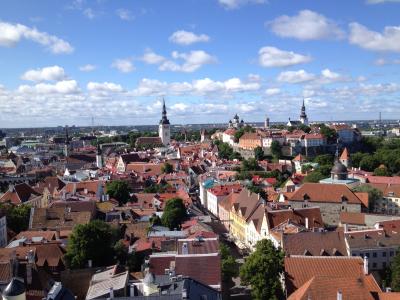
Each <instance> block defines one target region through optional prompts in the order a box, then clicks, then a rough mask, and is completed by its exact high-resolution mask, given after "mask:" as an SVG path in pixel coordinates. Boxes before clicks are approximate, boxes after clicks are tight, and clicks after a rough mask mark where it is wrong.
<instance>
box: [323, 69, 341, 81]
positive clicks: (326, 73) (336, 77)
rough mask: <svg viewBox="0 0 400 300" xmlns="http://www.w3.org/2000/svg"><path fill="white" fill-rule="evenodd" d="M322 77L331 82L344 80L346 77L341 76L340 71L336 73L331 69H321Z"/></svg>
mask: <svg viewBox="0 0 400 300" xmlns="http://www.w3.org/2000/svg"><path fill="white" fill-rule="evenodd" d="M321 79H322V81H324V83H331V82H337V81H343V80H344V77H343V76H341V75H340V74H339V73H335V72H333V71H331V70H329V69H324V70H322V71H321Z"/></svg>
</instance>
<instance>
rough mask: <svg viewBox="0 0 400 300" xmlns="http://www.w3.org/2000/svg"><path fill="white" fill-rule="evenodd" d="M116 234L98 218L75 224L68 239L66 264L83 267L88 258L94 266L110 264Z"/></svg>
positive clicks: (72, 266) (72, 267) (76, 267)
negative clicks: (86, 222)
mask: <svg viewBox="0 0 400 300" xmlns="http://www.w3.org/2000/svg"><path fill="white" fill-rule="evenodd" d="M116 236H117V234H116V232H115V231H114V230H113V229H112V228H111V227H110V225H108V224H107V223H105V222H103V221H100V220H94V221H91V222H89V223H88V224H79V225H76V226H75V228H74V230H73V232H72V234H71V236H70V238H69V239H68V247H67V253H66V254H65V259H66V261H67V265H68V266H69V267H70V268H71V269H78V268H84V267H85V266H87V263H88V261H89V260H92V264H93V266H94V267H98V266H106V265H109V264H111V263H112V262H113V260H114V241H115V240H116Z"/></svg>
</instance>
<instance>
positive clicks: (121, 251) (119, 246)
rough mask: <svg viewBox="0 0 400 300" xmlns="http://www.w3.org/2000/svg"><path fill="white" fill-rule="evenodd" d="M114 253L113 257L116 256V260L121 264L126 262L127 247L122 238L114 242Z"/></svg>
mask: <svg viewBox="0 0 400 300" xmlns="http://www.w3.org/2000/svg"><path fill="white" fill-rule="evenodd" d="M114 254H115V257H116V258H117V261H118V262H119V263H120V264H121V265H125V264H126V261H127V259H128V247H126V246H125V244H124V242H123V241H122V240H119V241H118V242H116V243H115V245H114Z"/></svg>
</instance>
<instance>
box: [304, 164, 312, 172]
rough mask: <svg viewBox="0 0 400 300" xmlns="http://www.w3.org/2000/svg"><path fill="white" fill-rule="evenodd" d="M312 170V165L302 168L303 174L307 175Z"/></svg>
mask: <svg viewBox="0 0 400 300" xmlns="http://www.w3.org/2000/svg"><path fill="white" fill-rule="evenodd" d="M312 168H313V167H312V165H310V164H304V165H302V166H301V173H303V174H305V173H307V172H308V171H311V170H312Z"/></svg>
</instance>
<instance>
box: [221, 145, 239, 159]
mask: <svg viewBox="0 0 400 300" xmlns="http://www.w3.org/2000/svg"><path fill="white" fill-rule="evenodd" d="M216 145H217V147H218V156H219V157H220V158H222V159H229V160H233V159H238V160H241V159H242V158H241V156H240V154H239V153H238V152H235V151H233V148H232V147H231V146H229V144H228V143H216Z"/></svg>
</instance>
